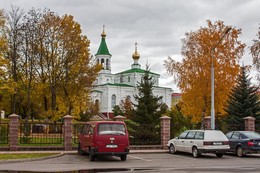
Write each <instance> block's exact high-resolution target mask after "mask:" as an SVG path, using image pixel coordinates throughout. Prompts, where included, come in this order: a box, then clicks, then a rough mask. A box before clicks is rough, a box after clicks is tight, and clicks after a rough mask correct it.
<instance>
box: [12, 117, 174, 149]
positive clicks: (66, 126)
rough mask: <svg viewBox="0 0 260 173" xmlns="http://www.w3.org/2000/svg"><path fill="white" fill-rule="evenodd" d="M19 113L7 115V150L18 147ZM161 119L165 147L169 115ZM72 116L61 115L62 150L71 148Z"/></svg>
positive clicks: (168, 138) (162, 140) (164, 146)
mask: <svg viewBox="0 0 260 173" xmlns="http://www.w3.org/2000/svg"><path fill="white" fill-rule="evenodd" d="M19 117H20V116H19V115H16V114H12V115H10V116H9V119H10V121H9V135H8V137H9V150H10V151H16V150H18V149H19V143H18V139H19V129H18V128H19ZM114 120H115V121H124V120H125V118H124V117H123V116H117V117H114ZM160 120H161V147H160V148H163V149H167V142H168V140H170V120H171V118H170V117H167V116H163V117H161V118H160ZM72 121H73V117H72V116H70V115H66V116H64V117H63V139H64V141H63V150H65V151H70V150H72V149H73V147H72V140H73V123H72Z"/></svg>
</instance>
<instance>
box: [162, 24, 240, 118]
mask: <svg viewBox="0 0 260 173" xmlns="http://www.w3.org/2000/svg"><path fill="white" fill-rule="evenodd" d="M207 22H208V26H207V27H201V28H200V29H199V30H197V31H194V32H193V31H191V32H187V33H186V34H185V36H186V37H185V38H184V39H182V43H183V46H182V51H181V54H182V55H183V60H182V62H176V61H175V60H174V59H173V58H171V57H169V58H168V60H166V61H165V66H166V68H167V71H168V73H170V74H171V75H173V77H174V78H175V81H176V82H177V84H178V86H179V88H180V89H181V90H182V92H183V94H182V101H183V102H184V104H183V105H182V111H183V113H184V115H187V116H190V115H192V120H193V121H194V122H199V121H201V119H202V118H203V117H202V115H204V116H209V115H210V104H211V63H212V56H213V63H214V68H215V73H214V74H215V111H216V115H218V116H223V115H224V110H223V106H224V105H225V103H226V99H227V95H228V93H229V91H230V88H231V87H232V86H233V85H234V83H235V78H236V76H237V74H238V73H239V64H238V62H239V60H240V58H241V57H242V55H243V53H244V48H245V44H243V43H241V42H240V41H239V40H238V39H237V38H238V36H239V35H240V34H241V30H240V29H236V28H232V29H231V31H230V32H229V33H228V34H227V35H226V36H225V37H224V38H223V40H222V41H221V43H219V44H218V46H217V47H216V48H215V51H213V52H212V48H213V47H214V46H215V45H216V44H217V43H218V41H219V40H220V38H221V37H222V36H223V33H224V32H225V31H226V29H227V28H228V26H225V25H224V22H222V21H216V22H215V23H214V24H213V23H211V21H207Z"/></svg>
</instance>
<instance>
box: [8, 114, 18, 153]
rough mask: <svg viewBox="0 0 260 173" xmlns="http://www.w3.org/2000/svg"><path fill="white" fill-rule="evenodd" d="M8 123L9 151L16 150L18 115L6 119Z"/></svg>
mask: <svg viewBox="0 0 260 173" xmlns="http://www.w3.org/2000/svg"><path fill="white" fill-rule="evenodd" d="M8 118H9V119H10V122H9V150H10V151H17V150H18V127H19V115H16V114H12V115H10V116H9V117H8Z"/></svg>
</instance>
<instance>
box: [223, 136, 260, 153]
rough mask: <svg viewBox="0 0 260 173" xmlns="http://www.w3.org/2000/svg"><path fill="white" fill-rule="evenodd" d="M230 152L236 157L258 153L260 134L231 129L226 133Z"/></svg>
mask: <svg viewBox="0 0 260 173" xmlns="http://www.w3.org/2000/svg"><path fill="white" fill-rule="evenodd" d="M226 136H227V138H228V139H229V145H230V152H232V153H236V155H237V156H238V157H242V156H244V155H245V154H251V153H260V134H259V133H257V132H253V131H231V132H228V133H227V134H226Z"/></svg>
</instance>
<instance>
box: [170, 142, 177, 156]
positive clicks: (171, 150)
mask: <svg viewBox="0 0 260 173" xmlns="http://www.w3.org/2000/svg"><path fill="white" fill-rule="evenodd" d="M169 152H170V153H171V154H175V153H176V149H175V147H174V145H173V144H171V145H170V147H169Z"/></svg>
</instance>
